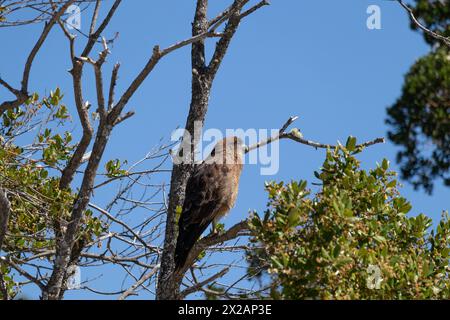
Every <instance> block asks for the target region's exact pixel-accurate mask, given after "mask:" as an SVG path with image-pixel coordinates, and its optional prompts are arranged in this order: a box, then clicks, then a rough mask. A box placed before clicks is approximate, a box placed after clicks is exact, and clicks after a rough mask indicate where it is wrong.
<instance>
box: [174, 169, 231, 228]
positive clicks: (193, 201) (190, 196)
mask: <svg viewBox="0 0 450 320" xmlns="http://www.w3.org/2000/svg"><path fill="white" fill-rule="evenodd" d="M221 183H222V177H221V172H220V168H219V166H218V165H216V164H203V165H201V166H199V168H198V169H197V170H196V172H195V173H194V174H193V175H192V176H191V178H190V179H189V181H188V183H187V186H186V195H185V201H184V205H183V211H182V215H181V217H180V227H183V226H188V225H190V224H204V223H206V224H209V223H210V222H211V221H212V220H213V219H214V217H215V215H216V213H217V210H218V209H219V208H220V204H221V200H222V199H221V197H220V186H221Z"/></svg>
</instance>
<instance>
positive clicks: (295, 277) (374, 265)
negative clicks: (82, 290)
mask: <svg viewBox="0 0 450 320" xmlns="http://www.w3.org/2000/svg"><path fill="white" fill-rule="evenodd" d="M349 149H350V150H349ZM351 150H354V143H353V140H352V139H349V141H348V142H347V146H346V147H344V146H339V147H337V148H336V149H335V150H328V152H327V155H326V160H325V161H324V163H323V167H322V169H321V172H317V173H316V176H317V177H318V179H319V180H320V181H321V189H320V190H319V191H318V192H317V193H316V194H315V195H312V194H311V191H310V190H308V189H307V183H306V181H300V182H291V183H289V184H285V183H283V182H281V183H275V182H272V183H269V184H267V186H266V189H267V192H268V194H269V203H268V210H267V211H266V212H265V214H264V216H262V217H261V216H259V215H258V214H257V213H254V215H253V217H252V219H251V228H252V230H253V231H254V234H255V238H254V239H253V242H254V244H255V247H261V246H262V249H259V250H252V251H251V252H249V253H248V255H249V258H250V259H251V260H252V261H253V267H255V266H259V267H264V268H265V270H267V271H268V272H269V274H270V275H271V279H272V283H273V288H272V292H271V298H275V299H309V298H312V299H424V298H446V299H448V298H449V297H450V278H449V271H450V267H449V252H450V220H449V215H448V214H447V213H444V214H443V218H442V220H441V221H440V222H439V225H438V226H437V229H436V230H431V231H430V227H431V225H432V221H431V219H430V218H428V217H426V216H425V215H423V214H420V215H418V216H416V217H408V216H407V215H406V214H407V213H408V212H409V211H410V210H411V204H410V203H409V202H408V201H407V200H406V199H405V198H403V197H401V196H400V194H399V192H398V189H397V188H398V182H397V180H396V174H395V173H394V172H392V171H389V161H387V160H383V161H382V163H381V164H380V165H378V166H377V167H376V168H375V169H373V170H370V171H368V172H367V171H366V170H362V169H361V168H360V163H359V161H358V160H357V159H356V158H355V154H356V153H358V152H360V151H361V150H354V151H351ZM255 256H256V257H255ZM255 261H257V263H254V262H255ZM251 265H252V264H251ZM251 269H253V268H251ZM374 272H379V277H378V278H377V277H374ZM378 286H379V288H378V289H377V287H378Z"/></svg>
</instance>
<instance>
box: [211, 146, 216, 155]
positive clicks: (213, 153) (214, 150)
mask: <svg viewBox="0 0 450 320" xmlns="http://www.w3.org/2000/svg"><path fill="white" fill-rule="evenodd" d="M215 155H216V148H214V149H212V151H211V157H214V156H215Z"/></svg>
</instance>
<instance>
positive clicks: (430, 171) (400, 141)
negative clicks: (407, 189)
mask: <svg viewBox="0 0 450 320" xmlns="http://www.w3.org/2000/svg"><path fill="white" fill-rule="evenodd" d="M413 10H414V14H415V16H416V17H417V18H418V19H419V21H421V23H423V24H424V25H425V26H426V27H427V28H429V29H431V30H433V31H435V32H437V33H439V34H442V35H444V36H446V37H448V36H450V1H448V0H442V1H428V0H417V1H416V4H415V7H414V8H413ZM411 27H412V28H413V29H417V27H416V25H415V24H414V23H411ZM424 37H425V40H426V41H427V42H428V43H429V44H431V45H434V49H433V51H432V52H430V53H429V54H428V55H426V56H424V57H422V58H421V59H419V60H418V61H417V62H416V63H415V64H414V65H413V66H412V67H411V69H410V71H409V72H408V73H407V75H406V76H405V83H404V85H403V89H402V94H401V96H400V98H399V99H398V100H397V101H396V103H395V104H394V105H392V106H391V107H389V108H388V110H387V113H388V118H387V120H386V122H387V123H388V124H389V125H390V127H391V129H390V131H389V133H388V136H389V139H390V140H391V141H392V142H394V143H395V144H397V145H399V146H401V147H402V149H401V151H399V153H398V155H397V161H398V163H400V165H401V173H402V178H404V179H405V180H408V181H409V182H411V183H412V185H413V186H414V187H415V188H416V189H417V188H419V187H423V188H424V189H425V190H426V191H427V192H428V193H431V192H432V190H433V185H434V180H435V179H437V178H441V179H442V180H443V182H444V184H445V185H446V186H450V175H449V168H450V50H449V48H448V47H446V46H445V45H442V44H441V43H440V42H438V41H437V40H436V39H434V38H431V37H430V36H428V35H426V34H424Z"/></svg>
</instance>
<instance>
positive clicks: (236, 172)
mask: <svg viewBox="0 0 450 320" xmlns="http://www.w3.org/2000/svg"><path fill="white" fill-rule="evenodd" d="M244 148H245V145H244V144H243V142H242V140H241V139H239V138H237V137H234V136H232V137H227V138H225V139H223V140H221V141H219V142H218V143H217V144H216V145H215V147H214V149H213V150H212V151H211V154H210V155H209V156H208V158H207V159H206V160H204V161H203V162H202V163H201V164H199V165H197V166H196V167H195V169H194V172H193V174H192V175H191V177H190V178H189V180H188V182H187V186H186V195H185V200H184V204H183V208H182V211H181V216H180V218H179V220H178V227H179V234H178V239H177V245H176V249H175V268H176V270H180V269H182V268H183V267H184V265H185V263H186V259H187V258H188V256H189V253H190V250H191V249H192V247H193V246H194V244H195V242H196V241H197V240H198V239H199V238H200V236H201V235H202V233H203V232H204V231H205V230H206V228H207V227H208V226H209V224H210V223H213V226H214V225H215V223H217V221H218V220H219V219H220V218H222V217H223V216H225V215H226V214H227V213H228V212H229V211H230V210H231V208H232V207H233V206H234V204H235V202H236V197H237V194H238V187H239V178H240V176H241V171H242V166H243V160H242V159H243V155H244V150H245V149H244Z"/></svg>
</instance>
